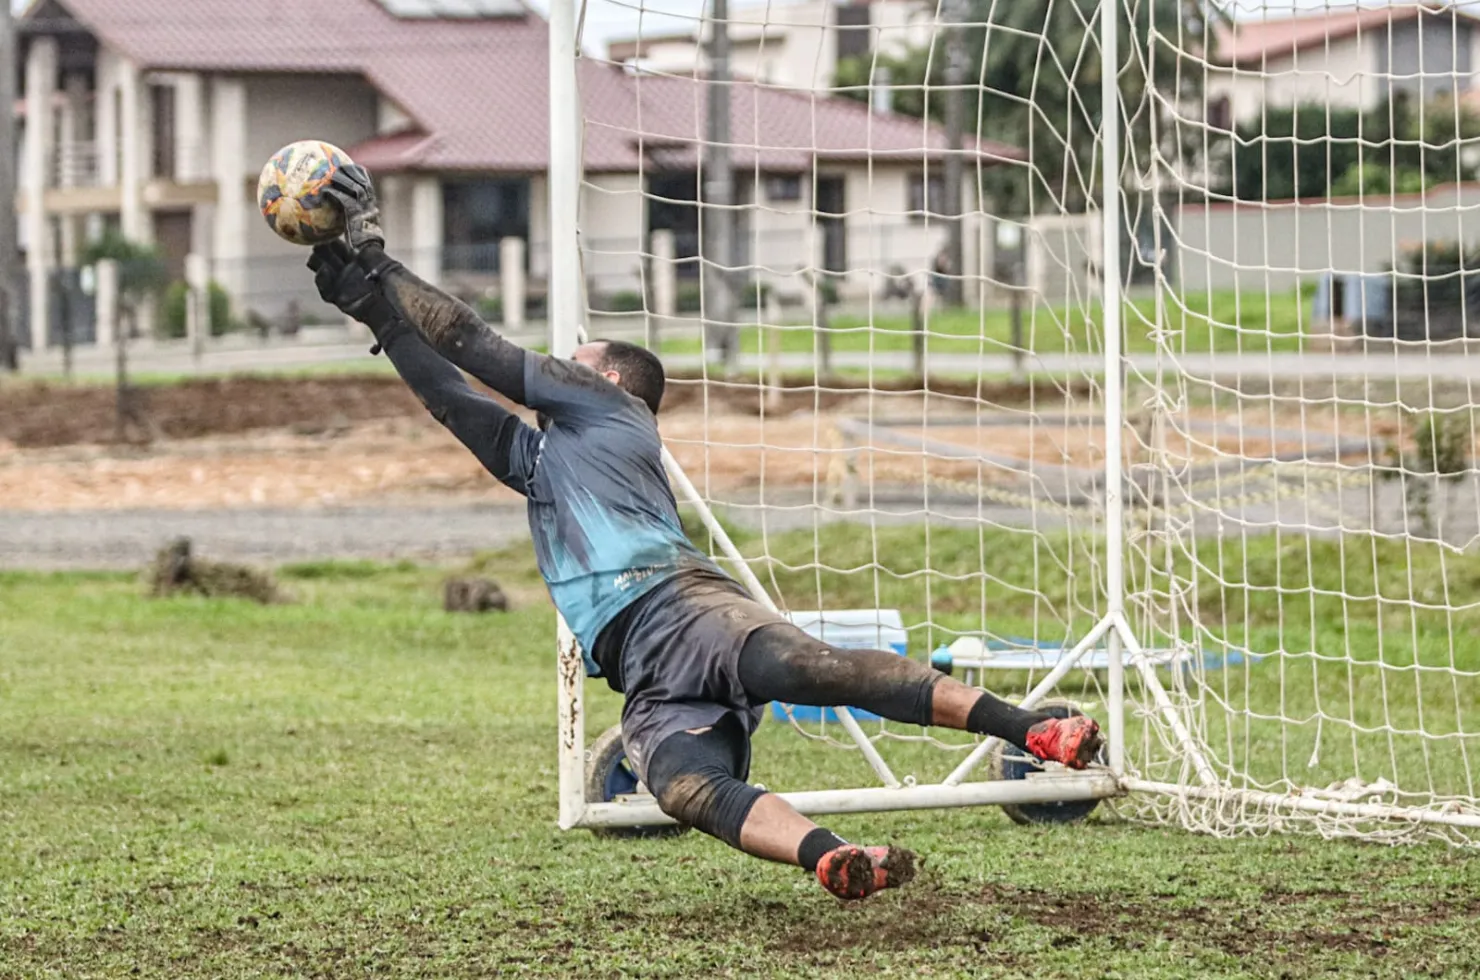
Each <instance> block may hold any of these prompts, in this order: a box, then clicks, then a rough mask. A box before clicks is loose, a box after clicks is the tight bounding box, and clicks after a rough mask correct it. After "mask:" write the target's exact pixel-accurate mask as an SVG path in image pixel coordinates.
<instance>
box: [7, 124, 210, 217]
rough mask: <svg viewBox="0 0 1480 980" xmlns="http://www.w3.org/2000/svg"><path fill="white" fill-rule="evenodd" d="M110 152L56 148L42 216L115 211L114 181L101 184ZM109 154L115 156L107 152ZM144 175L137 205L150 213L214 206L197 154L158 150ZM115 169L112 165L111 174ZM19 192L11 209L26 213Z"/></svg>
mask: <svg viewBox="0 0 1480 980" xmlns="http://www.w3.org/2000/svg"><path fill="white" fill-rule="evenodd" d="M108 152H110V150H109V148H108V147H105V146H104V145H103V144H100V143H96V142H90V141H80V140H78V141H71V142H63V143H59V144H57V146H56V147H54V148H53V152H52V154H51V159H50V161H48V164H49V165H48V172H47V174H46V175H45V177H46V180H45V188H46V189H45V191H44V192H43V195H42V202H43V207H44V208H45V210H46V212H47V213H48V214H56V215H69V214H93V213H97V212H113V211H118V210H120V209H121V208H122V206H123V191H122V188H121V187H120V186H119V184H118V182H117V181H110V180H106V179H105V177H104V167H103V161H104V160H105V159H106V156H105V154H107V153H108ZM112 152H115V153H116V152H117V151H116V150H113V151H112ZM149 164H150V166H149V173H148V175H147V176H146V177H145V179H144V183H143V188H142V192H141V199H142V203H143V205H144V206H145V207H147V208H151V209H174V208H187V207H192V206H194V205H197V204H210V203H212V202H214V201H215V200H216V193H217V189H216V181H215V180H214V179H213V178H212V177H211V175H210V173H209V168H208V166H207V157H206V155H205V152H204V150H203V149H199V148H188V149H187V148H183V147H159V148H155V149H154V150H153V152H151V154H150V160H149ZM112 169H113V170H114V171H115V172H116V171H117V169H118V167H117V165H116V163H115V165H114V167H113V168H112ZM28 203H29V202H28V201H27V195H26V193H25V191H24V190H22V192H21V193H20V194H19V195H18V197H17V202H16V207H17V210H18V211H19V212H24V211H25V210H26V208H27V207H28Z"/></svg>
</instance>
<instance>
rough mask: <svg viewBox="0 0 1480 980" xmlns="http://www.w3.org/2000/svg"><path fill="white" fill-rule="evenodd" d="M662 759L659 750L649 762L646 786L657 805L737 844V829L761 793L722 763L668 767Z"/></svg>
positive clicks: (683, 819) (738, 835) (685, 820)
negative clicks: (689, 766) (736, 776)
mask: <svg viewBox="0 0 1480 980" xmlns="http://www.w3.org/2000/svg"><path fill="white" fill-rule="evenodd" d="M660 748H661V746H660ZM663 761H665V760H664V757H663V753H658V754H655V755H654V758H653V761H652V762H651V763H650V764H649V765H648V789H649V790H651V791H652V794H653V796H654V797H655V798H656V799H657V801H658V808H659V809H660V810H662V811H663V812H664V813H666V814H668V816H670V817H672V818H673V819H674V820H677V821H678V822H679V823H682V824H688V825H689V826H690V827H697V828H698V829H699V830H702V831H704V833H706V834H709V835H710V836H712V837H718V838H719V839H720V840H722V841H724V842H725V843H726V844H729V845H730V846H731V847H739V846H740V828H741V827H742V826H744V824H745V818H746V817H748V816H750V810H751V807H753V806H755V801H756V800H758V799H760V798H761V796H762V795H764V794H763V792H762V791H761V790H759V789H757V788H756V787H754V786H751V785H750V784H748V783H744V782H741V781H740V780H738V779H736V778H735V777H734V776H732V775H730V773H729V772H727V771H726V770H725V769H724V768H723V767H722V766H717V765H699V766H695V767H693V768H681V767H671V768H670V767H666V766H663V765H661V763H662V762H663Z"/></svg>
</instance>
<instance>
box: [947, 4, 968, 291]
mask: <svg viewBox="0 0 1480 980" xmlns="http://www.w3.org/2000/svg"><path fill="white" fill-rule="evenodd" d="M964 6H965V4H964V3H963V2H962V0H946V3H945V4H944V5H943V9H942V12H943V13H944V14H945V21H946V23H945V31H946V163H945V185H946V186H945V200H944V201H943V202H941V203H942V210H943V211H944V212H945V215H946V260H947V264H948V265H949V266H950V268H949V269H947V270H945V271H946V272H947V273H948V275H947V277H946V279H945V282H944V292H945V300H946V303H947V305H949V306H960V305H961V295H962V290H961V281H962V280H961V276H962V272H963V271H964V269H965V264H966V263H965V256H964V251H963V248H962V243H961V238H962V235H961V222H962V217H961V171H962V167H961V129H962V125H963V123H964V119H965V115H966V38H965V33H966V28H965V27H964V26H963V24H962V22H963V21H964V20H965V17H964V16H963V13H964V12H963V10H962V8H963V7H964Z"/></svg>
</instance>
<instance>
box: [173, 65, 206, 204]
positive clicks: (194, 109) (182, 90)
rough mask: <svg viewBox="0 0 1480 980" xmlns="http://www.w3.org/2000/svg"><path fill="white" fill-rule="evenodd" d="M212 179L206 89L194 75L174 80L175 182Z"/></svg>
mask: <svg viewBox="0 0 1480 980" xmlns="http://www.w3.org/2000/svg"><path fill="white" fill-rule="evenodd" d="M209 175H210V161H209V160H208V159H207V148H206V135H205V86H204V81H203V79H202V78H201V77H200V76H199V75H196V74H194V73H186V74H182V75H177V76H175V180H176V181H177V182H179V183H182V184H189V183H195V182H196V181H199V180H206V179H208V177H209Z"/></svg>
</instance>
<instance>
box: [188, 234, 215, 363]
mask: <svg viewBox="0 0 1480 980" xmlns="http://www.w3.org/2000/svg"><path fill="white" fill-rule="evenodd" d="M210 281H211V268H210V263H209V262H208V261H207V260H206V257H205V256H204V255H197V254H195V253H194V252H191V253H190V254H189V255H187V256H185V285H186V286H188V287H190V293H189V295H188V296H187V297H186V300H185V336H186V337H187V338H188V339H189V341H190V349H191V350H192V351H194V352H195V355H196V356H197V357H199V356H200V352H201V348H202V347H204V346H205V339H206V337H208V336H210V333H211V323H210V292H209V289H210Z"/></svg>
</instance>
